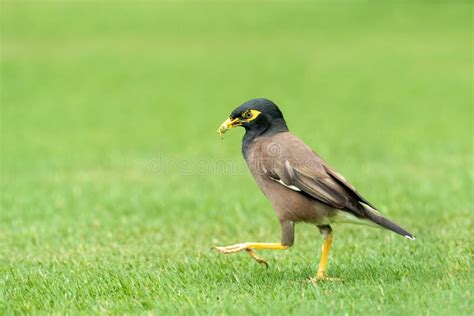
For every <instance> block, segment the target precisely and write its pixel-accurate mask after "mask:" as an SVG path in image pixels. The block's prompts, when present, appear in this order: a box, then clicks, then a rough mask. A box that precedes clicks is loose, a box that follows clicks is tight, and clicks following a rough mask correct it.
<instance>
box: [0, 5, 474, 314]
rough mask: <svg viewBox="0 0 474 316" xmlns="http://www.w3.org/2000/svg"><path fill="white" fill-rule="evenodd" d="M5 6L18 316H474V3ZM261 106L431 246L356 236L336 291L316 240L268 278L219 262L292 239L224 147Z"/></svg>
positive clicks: (298, 247) (0, 221) (7, 185)
mask: <svg viewBox="0 0 474 316" xmlns="http://www.w3.org/2000/svg"><path fill="white" fill-rule="evenodd" d="M0 9H1V10H0V21H1V22H0V23H1V69H0V71H1V82H0V83H1V113H0V114H1V192H2V194H1V212H0V312H2V313H11V312H15V311H16V312H47V313H51V312H55V313H76V312H86V313H90V312H93V313H125V312H128V313H138V312H144V311H149V312H153V313H165V314H171V313H181V314H183V313H186V314H187V313H190V314H229V313H230V314H233V313H238V314H241V313H250V314H269V313H277V314H301V313H318V314H319V313H326V314H354V313H368V314H375V313H384V314H393V315H399V314H403V313H408V314H418V315H419V314H429V315H442V314H446V313H448V312H451V313H454V314H458V315H459V314H469V311H470V312H472V308H473V306H472V291H471V290H472V288H473V287H474V282H473V277H472V267H471V264H472V253H473V252H472V244H473V238H472V219H473V215H472V214H473V186H472V184H473V176H474V172H473V160H472V159H473V147H472V146H473V139H472V135H473V130H472V121H473V116H472V105H473V92H472V89H473V80H472V79H473V77H472V76H473V75H472V71H473V40H472V35H473V34H472V13H473V6H472V5H471V4H469V3H468V2H447V1H446V2H443V3H441V2H440V3H430V2H425V1H422V2H416V3H414V2H410V3H409V2H393V3H390V4H388V3H385V4H378V3H375V2H368V1H367V2H365V1H344V2H342V1H341V2H335V3H330V2H326V1H321V2H295V1H292V2H290V1H287V2H286V1H281V2H259V1H243V2H236V1H231V2H227V1H226V2H218V1H215V2H151V1H140V2H126V1H122V2H113V3H112V2H104V1H100V2H99V1H97V2H96V1H84V2H57V1H47V2H46V1H38V2H30V1H21V2H20V1H2V2H1V7H0ZM254 97H266V98H269V99H271V100H273V101H275V102H276V103H277V104H279V105H280V108H281V109H282V111H283V112H284V114H285V117H286V119H287V121H288V124H289V127H290V129H291V130H292V131H293V132H294V133H295V134H297V135H299V136H300V137H301V138H303V140H304V141H306V142H307V143H308V144H309V145H310V146H312V147H313V148H314V149H315V150H316V151H317V152H318V153H319V154H321V155H322V156H323V157H324V158H325V159H326V160H327V161H328V162H329V163H330V164H331V165H332V166H333V167H335V168H336V169H337V170H338V171H340V172H341V173H343V174H344V175H345V176H346V178H348V179H349V181H351V182H352V183H353V184H354V185H356V187H357V188H358V190H359V191H360V192H361V193H362V194H364V196H366V197H367V199H368V200H369V201H371V202H373V203H374V204H375V205H376V206H378V207H379V208H380V209H381V210H382V212H384V213H385V214H387V215H388V216H389V217H391V218H393V219H394V220H396V221H397V222H398V223H400V224H401V225H402V226H404V227H406V228H407V229H408V230H410V231H412V232H413V233H415V235H417V237H418V239H417V240H416V242H408V241H407V240H404V239H403V238H399V237H398V236H396V235H395V234H392V233H390V232H384V231H380V230H372V229H370V230H369V229H366V228H364V227H357V226H340V227H339V226H338V227H336V228H335V242H334V248H333V252H332V253H331V258H330V261H329V274H330V275H333V276H338V277H341V278H343V279H344V282H336V283H321V284H317V285H313V284H311V283H309V282H307V281H306V279H307V278H308V277H310V276H312V275H314V273H315V269H316V265H317V262H318V260H319V255H320V253H319V250H320V246H321V238H320V237H319V233H318V232H317V230H316V229H315V228H314V227H311V226H310V225H300V226H298V227H297V235H296V244H295V246H294V247H293V248H292V249H291V250H289V251H287V252H277V253H271V252H261V253H260V254H261V255H262V256H263V257H265V258H267V259H268V260H269V262H270V268H269V269H268V270H267V269H265V268H263V267H261V266H258V265H257V264H255V263H254V262H252V261H251V260H250V259H249V258H248V257H247V256H246V255H245V254H238V255H233V256H221V255H217V254H216V253H214V252H212V251H211V250H210V247H211V246H213V245H216V244H217V245H226V244H232V243H236V242H243V241H267V242H272V241H278V239H279V225H278V222H277V220H276V217H275V215H274V214H273V210H272V209H271V207H270V204H269V203H268V202H267V201H266V200H265V198H264V196H263V195H262V194H261V193H260V192H259V191H258V188H257V186H256V185H255V184H254V181H253V179H252V178H251V176H250V174H249V173H248V172H247V171H246V169H245V166H244V165H243V159H242V157H241V154H240V140H241V136H242V134H243V132H242V131H239V130H235V131H232V133H229V134H226V139H225V140H224V141H220V140H219V138H218V136H217V134H216V129H217V127H218V125H219V124H220V123H221V122H222V121H223V120H224V119H225V118H226V117H227V116H228V114H229V113H230V111H231V110H232V109H233V108H234V107H236V106H237V105H239V104H241V103H242V102H244V101H246V100H248V99H250V98H254ZM222 162H225V164H226V165H230V166H231V167H232V168H236V171H235V172H227V171H225V170H223V169H222V168H221V165H219V164H220V163H222ZM216 166H217V167H216Z"/></svg>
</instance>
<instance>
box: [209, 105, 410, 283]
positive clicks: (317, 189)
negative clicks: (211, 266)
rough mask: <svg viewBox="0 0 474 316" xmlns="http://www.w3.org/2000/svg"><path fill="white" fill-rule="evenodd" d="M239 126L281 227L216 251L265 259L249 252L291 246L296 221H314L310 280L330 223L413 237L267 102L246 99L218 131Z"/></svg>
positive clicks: (322, 271)
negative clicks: (264, 237)
mask: <svg viewBox="0 0 474 316" xmlns="http://www.w3.org/2000/svg"><path fill="white" fill-rule="evenodd" d="M236 126H242V127H244V128H245V130H246V133H245V135H244V138H243V141H242V152H243V155H244V158H245V160H246V162H247V165H248V167H249V169H250V171H251V173H252V175H253V177H254V178H255V181H256V182H257V184H258V186H259V187H260V189H261V190H262V192H263V193H264V194H265V196H266V197H267V198H268V199H269V201H270V202H271V204H272V206H273V208H274V210H275V212H276V215H277V216H278V219H279V222H280V226H281V240H280V242H278V243H257V242H245V243H239V244H235V245H232V246H227V247H215V249H216V250H217V251H219V252H221V253H225V254H229V253H236V252H240V251H246V252H247V253H248V254H249V255H250V256H252V257H253V258H254V259H255V260H257V261H258V262H259V263H264V264H266V261H265V260H264V259H263V258H261V257H259V256H258V255H257V254H256V253H255V251H254V250H256V249H269V250H285V249H287V248H289V247H290V246H292V245H293V242H294V226H295V223H298V222H307V223H312V224H315V225H316V226H317V227H318V228H319V230H320V232H321V234H322V235H323V238H324V244H323V248H322V256H321V261H320V264H319V268H318V271H317V273H316V277H315V278H314V280H327V279H330V278H328V277H327V276H326V264H327V259H328V256H329V249H330V247H331V243H332V238H333V233H332V228H331V226H330V225H331V224H333V223H357V224H366V225H369V226H378V227H381V228H386V229H388V230H391V231H394V232H395V233H398V234H400V235H402V236H404V237H406V238H408V239H410V240H414V239H415V237H414V236H413V235H412V234H411V233H409V232H407V231H406V230H405V229H403V228H401V227H400V226H398V225H397V224H395V223H393V222H392V221H390V220H388V219H387V218H385V217H383V216H382V215H381V214H380V213H379V212H378V211H377V209H376V208H375V207H374V206H373V205H371V204H370V203H369V202H368V201H367V200H365V199H364V198H363V197H362V196H361V195H360V194H359V193H357V191H356V190H355V188H354V187H353V186H352V185H351V184H350V183H349V182H348V181H347V180H346V179H345V178H344V177H343V176H342V175H340V174H339V173H337V172H336V171H335V170H334V169H332V168H331V167H329V165H328V164H327V163H326V162H325V161H324V160H322V159H321V158H320V157H319V156H318V155H317V154H316V153H315V152H314V151H313V150H311V148H310V147H309V146H308V145H306V144H305V143H304V142H303V141H301V140H300V139H299V138H298V137H296V136H294V135H293V134H291V133H290V132H289V130H288V127H287V125H286V122H285V119H284V118H283V114H282V113H281V111H280V109H279V108H278V107H277V106H276V105H275V104H274V103H273V102H271V101H270V100H267V99H252V100H250V101H247V102H245V103H244V104H242V105H241V106H239V107H237V108H236V109H235V110H234V111H232V113H231V115H230V117H229V118H228V119H227V120H226V121H225V122H224V123H223V124H222V125H221V126H220V128H219V130H218V132H219V134H221V135H222V134H223V133H225V132H226V131H227V130H229V129H231V128H233V127H236Z"/></svg>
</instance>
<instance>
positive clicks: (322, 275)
mask: <svg viewBox="0 0 474 316" xmlns="http://www.w3.org/2000/svg"><path fill="white" fill-rule="evenodd" d="M309 281H310V282H311V283H313V284H314V283H317V282H326V281H337V282H341V281H343V279H340V278H331V277H328V276H326V273H324V272H321V271H318V273H317V274H316V276H315V277H312V278H309Z"/></svg>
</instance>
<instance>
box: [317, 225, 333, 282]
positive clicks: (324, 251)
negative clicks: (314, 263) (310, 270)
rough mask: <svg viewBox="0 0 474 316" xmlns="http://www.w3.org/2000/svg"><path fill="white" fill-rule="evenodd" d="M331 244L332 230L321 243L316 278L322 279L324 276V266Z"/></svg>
mask: <svg viewBox="0 0 474 316" xmlns="http://www.w3.org/2000/svg"><path fill="white" fill-rule="evenodd" d="M331 244H332V232H330V233H328V234H327V236H326V238H325V240H324V244H323V248H322V254H321V261H320V262H319V269H318V272H317V273H316V280H324V279H327V277H326V266H327V262H328V257H329V250H330V249H331Z"/></svg>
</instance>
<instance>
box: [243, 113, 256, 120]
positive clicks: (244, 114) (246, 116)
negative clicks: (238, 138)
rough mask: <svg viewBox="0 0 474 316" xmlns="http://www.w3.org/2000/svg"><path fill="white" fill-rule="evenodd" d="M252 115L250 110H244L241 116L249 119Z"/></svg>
mask: <svg viewBox="0 0 474 316" xmlns="http://www.w3.org/2000/svg"><path fill="white" fill-rule="evenodd" d="M252 116H253V114H252V112H251V111H247V112H244V113H243V114H242V117H243V118H246V119H250V118H252Z"/></svg>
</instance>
